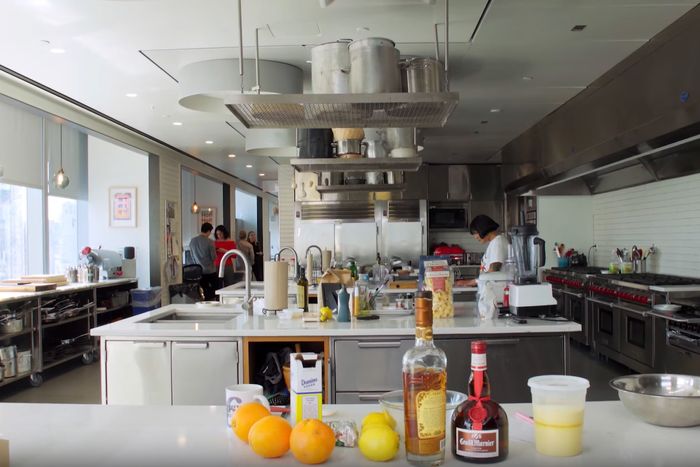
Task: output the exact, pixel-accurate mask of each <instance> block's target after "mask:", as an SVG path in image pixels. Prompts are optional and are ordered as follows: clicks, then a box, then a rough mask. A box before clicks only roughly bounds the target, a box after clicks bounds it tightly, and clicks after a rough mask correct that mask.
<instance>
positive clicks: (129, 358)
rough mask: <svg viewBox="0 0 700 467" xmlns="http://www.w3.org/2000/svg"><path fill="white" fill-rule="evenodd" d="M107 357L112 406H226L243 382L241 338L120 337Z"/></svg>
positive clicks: (106, 396) (107, 348) (107, 399)
mask: <svg viewBox="0 0 700 467" xmlns="http://www.w3.org/2000/svg"><path fill="white" fill-rule="evenodd" d="M103 352H104V353H105V354H104V355H103V358H102V360H101V361H102V364H103V365H104V367H103V375H104V382H103V383H104V384H105V390H104V391H103V401H102V402H103V403H106V404H109V405H171V404H172V405H222V404H223V403H224V398H225V396H224V388H225V387H226V386H228V385H231V384H236V383H238V342H237V341H170V340H162V341H117V340H109V341H106V342H105V343H104V347H103Z"/></svg>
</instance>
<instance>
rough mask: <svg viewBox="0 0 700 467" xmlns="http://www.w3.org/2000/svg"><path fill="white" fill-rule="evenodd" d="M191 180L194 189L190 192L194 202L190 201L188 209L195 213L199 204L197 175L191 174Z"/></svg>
mask: <svg viewBox="0 0 700 467" xmlns="http://www.w3.org/2000/svg"><path fill="white" fill-rule="evenodd" d="M192 180H194V191H193V192H192V198H194V202H193V203H192V207H191V208H190V211H192V214H197V213H198V212H199V204H197V175H195V174H192Z"/></svg>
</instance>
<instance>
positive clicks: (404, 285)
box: [387, 280, 418, 289]
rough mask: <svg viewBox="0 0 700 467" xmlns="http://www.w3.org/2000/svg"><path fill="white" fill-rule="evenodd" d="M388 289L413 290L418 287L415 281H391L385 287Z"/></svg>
mask: <svg viewBox="0 0 700 467" xmlns="http://www.w3.org/2000/svg"><path fill="white" fill-rule="evenodd" d="M387 287H389V288H390V289H415V288H416V287H418V282H417V281H402V280H398V281H392V282H389V284H388V285H387Z"/></svg>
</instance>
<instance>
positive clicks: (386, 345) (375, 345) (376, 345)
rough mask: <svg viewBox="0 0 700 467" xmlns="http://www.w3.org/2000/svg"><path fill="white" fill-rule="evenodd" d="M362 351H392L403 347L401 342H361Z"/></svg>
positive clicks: (359, 345)
mask: <svg viewBox="0 0 700 467" xmlns="http://www.w3.org/2000/svg"><path fill="white" fill-rule="evenodd" d="M357 346H358V347H359V348H361V349H391V348H398V347H401V342H359V343H358V344H357Z"/></svg>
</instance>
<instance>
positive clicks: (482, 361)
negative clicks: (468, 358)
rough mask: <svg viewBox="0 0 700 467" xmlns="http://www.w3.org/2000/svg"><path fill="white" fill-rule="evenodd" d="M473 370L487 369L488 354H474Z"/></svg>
mask: <svg viewBox="0 0 700 467" xmlns="http://www.w3.org/2000/svg"><path fill="white" fill-rule="evenodd" d="M472 371H486V354H485V353H473V354H472Z"/></svg>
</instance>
